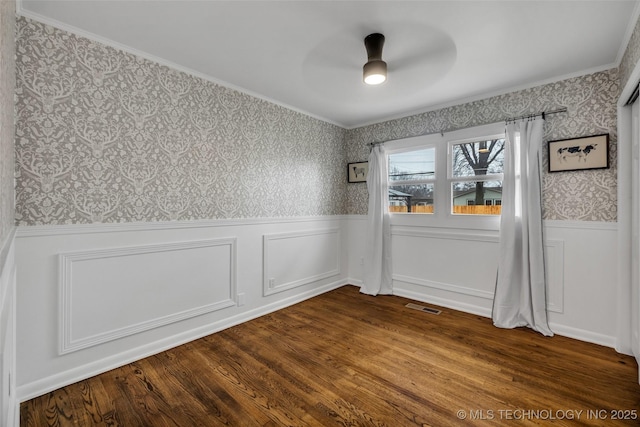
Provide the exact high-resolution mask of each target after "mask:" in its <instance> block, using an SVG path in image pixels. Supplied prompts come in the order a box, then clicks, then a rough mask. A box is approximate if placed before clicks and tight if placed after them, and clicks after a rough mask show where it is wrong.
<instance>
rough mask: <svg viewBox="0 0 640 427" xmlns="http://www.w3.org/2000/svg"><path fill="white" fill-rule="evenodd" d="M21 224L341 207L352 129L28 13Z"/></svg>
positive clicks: (21, 107) (20, 141) (22, 65)
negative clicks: (35, 18) (347, 140)
mask: <svg viewBox="0 0 640 427" xmlns="http://www.w3.org/2000/svg"><path fill="white" fill-rule="evenodd" d="M16 92H17V124H16V169H17V171H16V222H17V223H18V224H19V225H35V224H69V223H94V222H128V221H164V220H193V219H209V218H255V217H281V216H313V215H334V214H343V213H344V206H345V200H344V197H345V192H346V184H345V174H346V172H345V161H344V159H345V157H346V154H345V148H344V133H345V130H344V129H342V128H340V127H337V126H334V125H331V124H328V123H326V122H323V121H320V120H317V119H314V118H311V117H309V116H306V115H304V114H300V113H296V112H293V111H291V110H288V109H286V108H283V107H280V106H277V105H275V104H272V103H269V102H266V101H263V100H259V99H256V98H253V97H251V96H248V95H246V94H242V93H239V92H237V91H234V90H231V89H228V88H225V87H222V86H218V85H216V84H214V83H211V82H209V81H206V80H203V79H201V78H197V77H194V76H191V75H188V74H185V73H182V72H178V71H175V70H173V69H170V68H168V67H165V66H161V65H159V64H156V63H153V62H151V61H148V60H145V59H141V58H139V57H136V56H134V55H131V54H128V53H124V52H122V51H118V50H115V49H113V48H110V47H106V46H104V45H101V44H99V43H96V42H93V41H90V40H87V39H85V38H82V37H78V36H75V35H72V34H69V33H68V32H65V31H62V30H59V29H55V28H53V27H50V26H47V25H44V24H41V23H39V22H36V21H32V20H29V19H25V18H18V20H17V88H16Z"/></svg>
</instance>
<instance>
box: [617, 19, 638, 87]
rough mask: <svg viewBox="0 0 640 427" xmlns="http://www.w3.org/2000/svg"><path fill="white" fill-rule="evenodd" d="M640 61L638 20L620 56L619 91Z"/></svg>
mask: <svg viewBox="0 0 640 427" xmlns="http://www.w3.org/2000/svg"><path fill="white" fill-rule="evenodd" d="M639 60H640V19H638V21H637V22H636V26H635V28H634V29H633V33H632V34H631V39H629V43H628V44H627V48H626V49H625V51H624V55H622V60H621V61H620V67H619V69H620V90H622V89H624V87H625V85H626V84H627V82H628V81H629V77H630V76H631V73H632V72H633V69H634V68H635V66H636V64H637V63H638V61H639Z"/></svg>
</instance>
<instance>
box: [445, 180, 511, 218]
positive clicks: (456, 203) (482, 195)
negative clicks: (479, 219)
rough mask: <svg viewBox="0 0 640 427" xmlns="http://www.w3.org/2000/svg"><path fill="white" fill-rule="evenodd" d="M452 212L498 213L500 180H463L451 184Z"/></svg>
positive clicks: (500, 204) (470, 213) (500, 200)
mask: <svg viewBox="0 0 640 427" xmlns="http://www.w3.org/2000/svg"><path fill="white" fill-rule="evenodd" d="M451 194H452V196H453V208H452V212H453V213H454V214H466V215H500V212H501V209H502V182H501V181H464V182H454V183H453V184H451Z"/></svg>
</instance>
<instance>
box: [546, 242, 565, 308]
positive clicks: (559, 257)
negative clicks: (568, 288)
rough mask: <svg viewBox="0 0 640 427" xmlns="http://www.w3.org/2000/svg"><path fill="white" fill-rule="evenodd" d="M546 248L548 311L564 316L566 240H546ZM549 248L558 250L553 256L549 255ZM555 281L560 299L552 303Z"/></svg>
mask: <svg viewBox="0 0 640 427" xmlns="http://www.w3.org/2000/svg"><path fill="white" fill-rule="evenodd" d="M544 246H545V257H547V258H546V261H545V266H546V270H547V271H546V273H547V289H546V291H547V311H551V312H554V313H560V314H562V313H564V240H553V239H544ZM549 248H553V249H555V250H556V251H555V253H554V254H553V256H551V254H550V253H549V252H550V251H549ZM552 266H555V269H554V270H553V271H552V270H551V267H552ZM554 279H555V280H556V285H557V286H558V288H559V290H558V295H557V297H558V299H557V301H553V300H551V301H550V299H549V294H550V293H551V290H550V288H551V282H552V280H554Z"/></svg>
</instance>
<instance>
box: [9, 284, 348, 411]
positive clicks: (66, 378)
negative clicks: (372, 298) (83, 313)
mask: <svg viewBox="0 0 640 427" xmlns="http://www.w3.org/2000/svg"><path fill="white" fill-rule="evenodd" d="M347 284H348V283H347V282H346V281H345V280H339V281H336V282H333V283H329V284H326V285H323V286H321V287H319V288H316V289H312V290H309V291H307V292H304V293H302V294H298V295H295V296H292V297H289V298H285V299H282V300H279V301H277V302H274V303H272V304H268V305H265V306H262V307H259V308H256V309H254V310H250V311H247V312H243V313H240V314H238V315H235V316H231V317H228V318H225V319H223V320H220V321H217V322H214V323H212V324H209V325H206V326H201V327H198V328H194V329H191V330H189V331H185V332H182V333H179V334H176V335H173V336H170V337H166V338H164V339H162V340H160V341H154V342H153V343H150V344H147V345H144V346H141V347H136V348H133V349H130V350H127V351H123V352H121V353H119V354H116V355H113V356H109V357H107V358H104V359H100V360H96V361H94V362H92V363H90V364H83V365H81V366H78V367H76V368H73V369H69V370H66V371H63V372H59V373H57V374H54V375H50V376H48V377H45V378H41V379H39V380H36V381H33V382H30V383H27V384H23V385H21V386H20V387H18V389H17V396H18V399H19V401H20V402H25V401H27V400H30V399H33V398H34V397H38V396H41V395H43V394H45V393H48V392H50V391H53V390H57V389H59V388H61V387H65V386H67V385H69V384H73V383H76V382H78V381H82V380H84V379H87V378H90V377H93V376H95V375H99V374H101V373H104V372H107V371H110V370H111V369H115V368H118V367H120V366H123V365H126V364H127V363H131V362H135V361H136V360H140V359H144V358H145V357H148V356H152V355H154V354H158V353H160V352H163V351H166V350H169V349H171V348H174V347H177V346H179V345H182V344H186V343H188V342H191V341H194V340H197V339H199V338H202V337H205V336H207V335H211V334H213V333H216V332H219V331H222V330H224V329H227V328H230V327H232V326H236V325H239V324H241V323H244V322H247V321H249V320H252V319H256V318H258V317H260V316H264V315H265V314H269V313H272V312H274V311H277V310H280V309H283V308H285V307H289V306H291V305H294V304H297V303H299V302H302V301H304V300H307V299H309V298H313V297H315V296H317V295H321V294H323V293H325V292H329V291H331V290H333V289H336V288H339V287H341V286H344V285H347Z"/></svg>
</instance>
